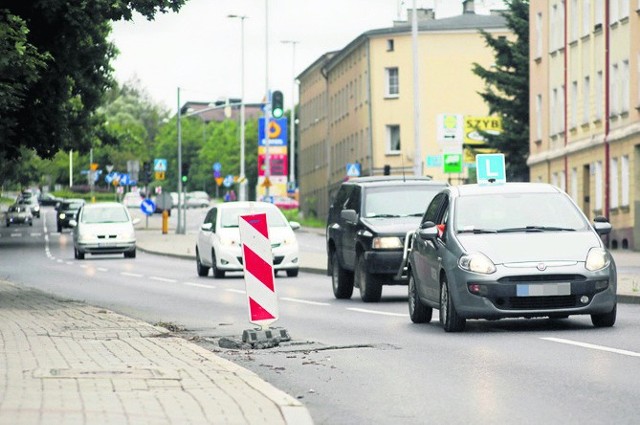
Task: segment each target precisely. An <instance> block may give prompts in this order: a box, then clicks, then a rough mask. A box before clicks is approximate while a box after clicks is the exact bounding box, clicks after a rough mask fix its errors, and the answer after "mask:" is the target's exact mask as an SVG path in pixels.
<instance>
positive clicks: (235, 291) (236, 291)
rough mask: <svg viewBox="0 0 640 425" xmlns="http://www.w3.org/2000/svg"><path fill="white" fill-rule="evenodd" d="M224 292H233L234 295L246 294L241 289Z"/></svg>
mask: <svg viewBox="0 0 640 425" xmlns="http://www.w3.org/2000/svg"><path fill="white" fill-rule="evenodd" d="M225 291H227V292H234V293H236V294H243V295H244V294H246V293H247V292H246V291H243V290H242V289H225Z"/></svg>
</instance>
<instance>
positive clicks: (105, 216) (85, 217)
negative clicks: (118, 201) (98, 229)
mask: <svg viewBox="0 0 640 425" xmlns="http://www.w3.org/2000/svg"><path fill="white" fill-rule="evenodd" d="M127 221H129V217H128V216H127V213H126V212H125V210H124V209H123V208H87V209H85V210H84V212H83V213H82V222H83V223H126V222H127Z"/></svg>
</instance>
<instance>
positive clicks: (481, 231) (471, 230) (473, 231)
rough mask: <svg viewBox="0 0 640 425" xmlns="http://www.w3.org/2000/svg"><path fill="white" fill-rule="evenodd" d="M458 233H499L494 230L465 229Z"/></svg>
mask: <svg viewBox="0 0 640 425" xmlns="http://www.w3.org/2000/svg"><path fill="white" fill-rule="evenodd" d="M458 233H474V234H478V233H498V232H497V231H496V230H493V229H463V230H458Z"/></svg>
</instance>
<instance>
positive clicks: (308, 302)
mask: <svg viewBox="0 0 640 425" xmlns="http://www.w3.org/2000/svg"><path fill="white" fill-rule="evenodd" d="M280 299H281V300H282V301H291V302H294V303H301V304H311V305H331V304H329V303H320V302H317V301H307V300H300V299H298V298H288V297H282V298H280Z"/></svg>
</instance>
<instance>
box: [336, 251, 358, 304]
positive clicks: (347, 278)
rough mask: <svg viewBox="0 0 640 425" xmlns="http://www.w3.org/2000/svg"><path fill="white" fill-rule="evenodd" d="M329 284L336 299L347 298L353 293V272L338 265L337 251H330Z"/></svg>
mask: <svg viewBox="0 0 640 425" xmlns="http://www.w3.org/2000/svg"><path fill="white" fill-rule="evenodd" d="M331 286H332V287H333V295H334V296H335V297H336V298H337V299H339V300H340V299H347V300H348V299H349V298H351V295H352V294H353V274H352V273H349V272H348V271H347V270H345V269H343V268H342V267H340V261H339V260H338V253H337V252H335V251H333V252H332V253H331Z"/></svg>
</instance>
